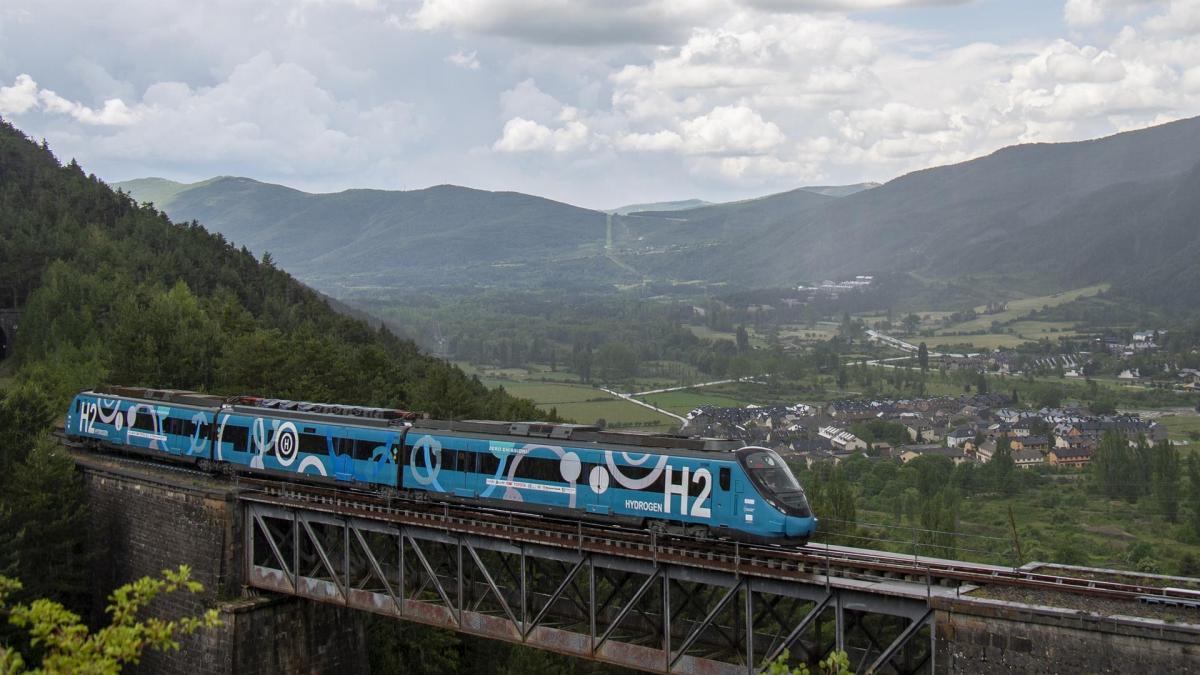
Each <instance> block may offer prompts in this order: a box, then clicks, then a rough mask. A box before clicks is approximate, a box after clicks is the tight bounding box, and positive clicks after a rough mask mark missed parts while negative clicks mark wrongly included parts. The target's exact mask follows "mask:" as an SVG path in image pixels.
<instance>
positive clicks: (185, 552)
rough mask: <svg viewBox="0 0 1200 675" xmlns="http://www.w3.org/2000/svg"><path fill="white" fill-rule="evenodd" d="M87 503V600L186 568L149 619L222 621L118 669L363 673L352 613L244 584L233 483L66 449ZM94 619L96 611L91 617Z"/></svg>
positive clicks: (357, 623) (210, 674) (194, 674)
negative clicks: (184, 583)
mask: <svg viewBox="0 0 1200 675" xmlns="http://www.w3.org/2000/svg"><path fill="white" fill-rule="evenodd" d="M75 460H76V465H77V467H78V468H79V470H80V472H81V473H82V476H83V481H84V485H85V491H86V495H87V499H88V502H89V507H90V517H91V522H90V533H89V542H88V543H89V548H90V549H91V550H92V551H94V552H95V553H96V558H95V560H94V562H93V579H94V582H93V588H94V589H95V590H94V592H95V593H96V595H97V597H96V598H95V600H96V602H95V603H94V605H93V606H95V607H97V608H98V611H99V610H101V609H102V608H103V607H104V605H105V602H104V600H105V598H104V597H103V596H104V595H106V594H107V593H108V592H109V591H111V590H112V589H113V588H114V587H116V586H117V585H120V584H123V583H126V582H129V581H132V580H134V579H138V578H140V577H143V576H146V575H157V574H159V573H160V572H161V571H162V570H164V569H167V568H176V567H178V566H179V565H181V564H183V565H189V566H190V567H191V568H192V573H193V576H194V578H195V579H196V580H197V581H200V582H201V583H203V584H204V591H203V592H202V593H200V594H198V595H187V594H175V595H171V596H164V597H162V598H159V599H158V600H156V601H155V604H154V605H152V606H151V607H150V612H151V613H152V614H153V615H154V616H160V617H163V618H177V617H182V616H194V615H196V614H199V613H201V612H203V611H204V610H205V609H208V608H210V607H216V608H217V609H218V611H219V612H220V618H221V621H222V625H221V626H220V627H219V628H216V629H210V630H205V631H202V632H200V633H199V634H197V635H193V636H190V637H187V638H184V639H182V640H181V647H180V649H179V650H178V651H168V652H148V653H147V654H145V656H144V657H143V659H142V662H141V664H139V665H138V666H137V667H135V668H130V669H128V670H127V672H137V673H167V674H173V673H178V674H180V675H232V674H234V673H237V674H239V675H240V674H243V673H246V674H254V673H264V674H265V673H298V672H305V673H326V672H328V673H334V672H342V673H358V672H366V671H367V670H368V664H367V661H366V654H367V651H366V642H365V637H364V631H363V622H362V617H363V615H362V613H360V612H356V611H355V610H352V609H347V608H341V607H335V606H331V605H327V604H321V603H316V602H311V601H308V600H302V599H297V598H291V597H283V596H275V595H271V596H269V597H267V596H259V595H257V593H255V592H247V589H246V588H245V586H244V580H243V575H244V562H243V560H242V559H241V550H242V547H241V537H242V523H243V521H244V518H243V516H242V514H241V513H240V508H241V507H240V506H239V505H238V500H237V498H236V495H237V492H238V487H237V483H236V481H218V480H213V479H210V478H208V477H206V476H205V475H203V474H199V473H193V472H182V471H169V470H168V471H164V470H162V469H156V470H144V469H141V468H140V467H139V466H138V465H136V464H130V463H124V462H121V463H118V462H116V461H113V460H111V459H106V458H104V457H103V456H100V455H95V454H91V453H87V452H76V453H75ZM97 618H99V617H97Z"/></svg>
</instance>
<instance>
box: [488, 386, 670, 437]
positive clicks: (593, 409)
mask: <svg viewBox="0 0 1200 675" xmlns="http://www.w3.org/2000/svg"><path fill="white" fill-rule="evenodd" d="M481 380H482V381H483V383H484V384H485V385H487V386H489V387H504V389H505V391H507V392H508V393H510V394H512V395H513V396H519V397H521V398H527V399H529V400H531V401H533V402H534V403H536V404H537V405H538V407H540V408H542V409H543V410H547V411H548V410H550V409H551V408H554V409H555V410H557V411H558V414H559V416H561V417H563V418H564V419H568V420H574V421H575V422H578V423H580V424H592V423H594V422H596V421H597V420H601V419H603V420H604V421H605V422H606V423H607V424H608V425H609V426H622V427H624V426H629V427H635V428H636V429H637V430H638V431H667V430H669V429H673V428H675V427H677V426H678V425H679V421H678V420H675V419H673V418H670V417H667V416H666V415H662V414H659V413H656V412H654V411H653V410H650V409H649V408H643V407H642V406H640V405H637V404H636V403H630V402H629V401H623V400H621V399H619V398H617V397H615V396H613V395H611V394H606V393H604V392H602V391H600V390H599V389H593V388H592V387H589V386H587V385H582V384H565V383H560V382H529V381H524V382H522V381H516V380H508V379H499V378H491V377H488V378H481Z"/></svg>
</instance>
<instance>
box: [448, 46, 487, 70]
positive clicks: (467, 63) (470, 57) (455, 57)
mask: <svg viewBox="0 0 1200 675" xmlns="http://www.w3.org/2000/svg"><path fill="white" fill-rule="evenodd" d="M446 62H447V63H450V64H453V65H456V66H458V67H459V68H462V69H464V70H479V56H478V54H477V52H475V51H473V50H472V51H470V52H464V51H458V52H454V53H453V54H451V55H450V56H447V57H446Z"/></svg>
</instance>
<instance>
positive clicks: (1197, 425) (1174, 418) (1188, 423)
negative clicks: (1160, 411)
mask: <svg viewBox="0 0 1200 675" xmlns="http://www.w3.org/2000/svg"><path fill="white" fill-rule="evenodd" d="M1156 421H1157V422H1158V423H1159V424H1161V425H1163V426H1164V427H1166V428H1167V431H1169V432H1170V433H1171V440H1179V441H1192V442H1195V441H1196V440H1200V415H1182V414H1181V415H1163V416H1162V417H1159V418H1157V420H1156Z"/></svg>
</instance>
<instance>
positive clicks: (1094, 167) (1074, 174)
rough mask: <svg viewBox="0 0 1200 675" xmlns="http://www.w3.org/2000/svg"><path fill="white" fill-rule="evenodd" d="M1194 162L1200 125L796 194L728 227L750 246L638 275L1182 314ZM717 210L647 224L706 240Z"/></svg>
mask: <svg viewBox="0 0 1200 675" xmlns="http://www.w3.org/2000/svg"><path fill="white" fill-rule="evenodd" d="M1198 163H1200V118H1193V119H1188V120H1182V121H1179V122H1174V123H1170V124H1165V125H1161V126H1157V127H1151V128H1149V129H1144V130H1140V131H1132V132H1127V133H1122V134H1118V135H1115V136H1111V137H1108V138H1103V139H1099V140H1092V141H1084V142H1079V143H1058V144H1035V145H1022V146H1014V147H1009V148H1005V149H1002V150H999V151H997V152H995V153H993V154H991V155H989V156H987V157H982V158H979V159H976V160H972V161H969V162H964V163H962V164H955V165H951V166H944V167H938V168H934V169H927V170H923V171H917V172H914V173H911V174H908V175H905V176H902V177H900V178H897V179H895V180H893V181H890V182H888V183H887V184H885V185H882V186H880V187H877V188H873V189H870V190H865V191H861V192H858V193H855V194H852V195H849V196H846V197H842V198H840V199H829V200H828V201H827V202H826V203H824V204H821V205H819V206H817V207H815V208H814V207H812V206H811V205H810V204H809V203H808V202H802V203H801V204H799V205H795V204H791V203H789V201H791V200H794V199H795V196H794V195H793V194H792V193H784V194H783V195H776V196H773V197H767V198H763V199H759V200H752V201H749V202H745V203H742V204H740V205H739V208H738V209H737V211H736V213H735V212H732V211H731V212H728V213H726V214H725V215H726V216H727V217H728V218H729V220H731V221H736V222H738V223H743V224H753V225H754V226H753V227H743V228H741V229H743V230H745V231H746V234H745V236H742V237H733V238H730V239H728V240H726V242H725V244H724V245H723V246H721V247H709V248H705V249H701V250H697V251H692V252H689V254H688V255H686V256H677V255H671V254H669V253H664V254H663V255H657V256H650V257H646V258H644V259H642V260H641V261H640V262H639V264H640V265H641V266H642V268H643V269H651V268H653V269H658V270H660V271H661V272H660V273H663V274H668V275H670V274H684V273H687V271H688V270H692V271H694V270H703V271H705V273H706V274H708V275H710V276H716V275H723V276H725V278H727V279H728V280H729V281H731V282H734V283H737V284H742V285H749V286H758V285H775V284H789V283H793V282H795V281H802V280H805V279H818V278H837V277H839V276H843V277H844V276H846V275H853V274H864V273H884V272H897V271H901V272H914V273H916V274H918V275H920V276H926V277H932V278H942V279H951V278H959V277H967V276H1009V277H1012V278H1019V279H1029V278H1033V279H1038V280H1041V281H1040V283H1041V284H1042V285H1043V287H1045V288H1047V289H1048V290H1057V289H1061V288H1069V287H1078V286H1082V285H1086V284H1091V283H1096V282H1100V281H1112V282H1114V283H1116V284H1118V290H1120V289H1128V290H1129V291H1130V292H1134V291H1135V290H1136V292H1138V293H1140V294H1141V295H1140V297H1143V298H1144V299H1147V300H1150V301H1163V302H1170V303H1177V302H1179V301H1180V300H1181V299H1182V298H1184V297H1191V298H1193V299H1194V298H1197V297H1200V283H1195V284H1193V283H1192V282H1188V281H1186V280H1188V279H1190V278H1191V277H1193V276H1196V275H1197V273H1196V272H1195V271H1194V270H1195V267H1196V266H1195V265H1194V264H1190V265H1189V264H1187V263H1185V262H1183V260H1181V259H1180V256H1181V255H1183V252H1184V251H1192V250H1194V247H1196V246H1197V241H1198V238H1200V225H1198V223H1197V220H1196V215H1195V214H1197V213H1200V185H1197V184H1196V183H1195V180H1196V176H1197V173H1196V172H1197V170H1198V167H1200V164H1198ZM717 208H719V207H708V208H705V209H696V210H694V211H689V212H676V213H669V214H668V213H664V214H653V215H654V216H657V217H661V218H663V219H664V222H663V224H662V227H670V228H681V227H683V226H685V225H690V226H692V227H696V228H697V229H705V230H711V229H714V228H715V227H716V225H715V224H714V223H711V222H708V223H702V222H700V221H701V219H708V220H712V219H719V218H720V217H721V216H720V215H719V214H718V213H717V212H714V211H713V209H717ZM666 218H672V219H673V220H671V221H670V222H667V221H666V220H665V219H666ZM679 219H686V221H687V223H686V224H685V223H681V222H679ZM645 227H647V228H649V227H651V225H649V224H647V225H645ZM731 229H732V228H730V227H728V226H727V227H726V231H731ZM692 273H695V272H692ZM1151 279H1153V280H1155V281H1154V282H1153V286H1152V287H1147V284H1150V283H1151V282H1150V280H1151ZM1185 282H1186V283H1185Z"/></svg>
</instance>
